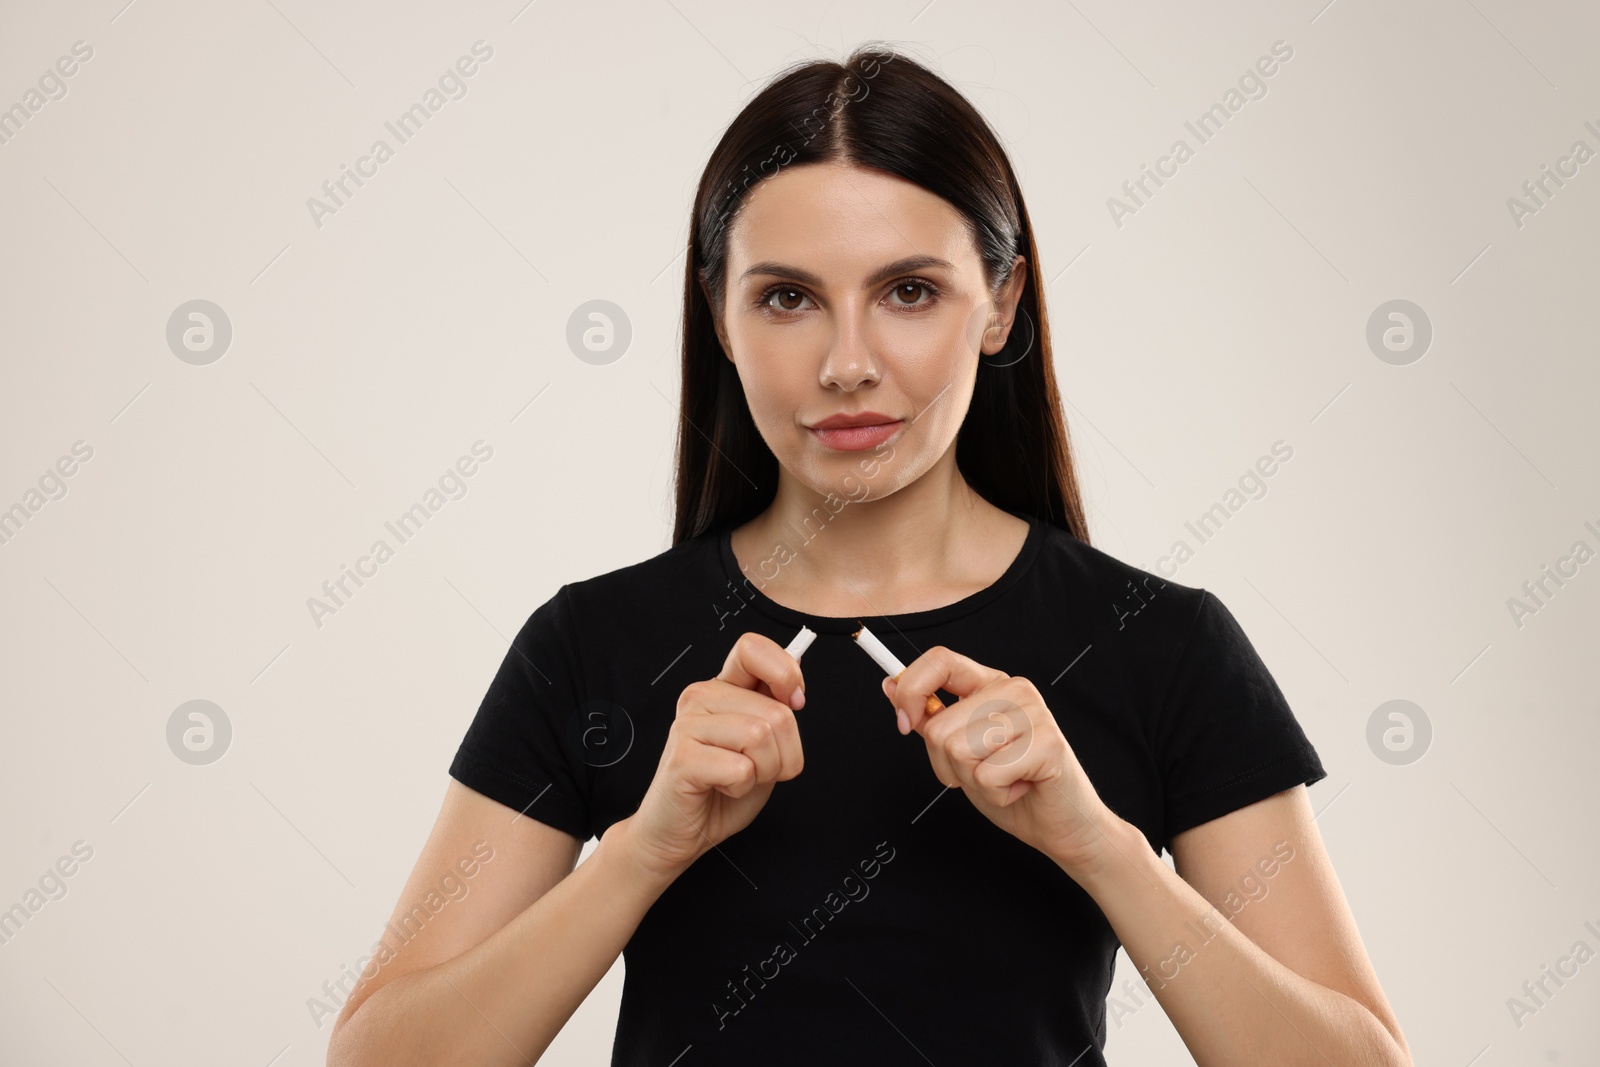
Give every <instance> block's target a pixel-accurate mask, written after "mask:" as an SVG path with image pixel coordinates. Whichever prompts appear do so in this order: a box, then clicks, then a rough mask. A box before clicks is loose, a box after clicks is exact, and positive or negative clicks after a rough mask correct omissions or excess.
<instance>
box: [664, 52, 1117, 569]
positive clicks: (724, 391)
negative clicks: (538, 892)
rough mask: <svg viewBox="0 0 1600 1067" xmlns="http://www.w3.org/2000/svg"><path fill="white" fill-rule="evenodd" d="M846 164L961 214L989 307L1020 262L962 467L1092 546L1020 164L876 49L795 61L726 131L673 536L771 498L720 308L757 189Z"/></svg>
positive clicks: (772, 472) (686, 310)
mask: <svg viewBox="0 0 1600 1067" xmlns="http://www.w3.org/2000/svg"><path fill="white" fill-rule="evenodd" d="M835 161H842V162H849V163H853V164H856V165H859V166H864V167H872V168H876V169H877V170H881V171H884V172H886V173H889V174H893V175H895V176H897V177H899V178H902V179H904V180H905V181H908V182H911V183H913V184H915V185H918V186H920V187H921V188H923V189H926V190H928V191H929V192H931V193H933V194H934V195H936V196H939V197H942V198H943V199H944V200H945V201H947V202H948V203H949V204H950V205H951V206H953V207H954V208H955V209H956V210H957V211H958V212H960V214H961V215H962V216H963V217H964V218H965V220H966V222H967V228H968V230H969V232H970V233H971V234H972V236H973V240H974V242H975V244H976V247H977V249H978V252H979V255H980V256H981V257H982V260H983V270H984V277H985V280H986V282H987V283H988V286H989V293H990V296H991V298H992V297H994V296H995V295H996V294H997V293H998V291H999V289H1000V287H1001V286H1002V285H1004V284H1005V283H1006V281H1007V280H1008V278H1009V276H1010V273H1011V270H1012V264H1013V260H1014V258H1015V256H1016V255H1018V254H1019V253H1020V254H1021V255H1023V256H1025V257H1026V262H1025V269H1026V271H1027V281H1026V283H1025V285H1024V287H1023V290H1022V296H1021V298H1020V300H1019V302H1018V304H1017V313H1016V319H1015V321H1014V322H1013V324H1012V328H1011V331H1010V333H1009V334H1008V335H1007V339H1006V344H1005V347H1004V348H1003V349H1002V350H1001V351H1000V352H999V353H997V354H995V355H993V356H985V357H981V358H980V360H979V369H978V376H977V382H976V385H975V386H974V388H973V393H972V402H971V404H970V406H969V407H968V410H967V414H966V418H965V419H964V420H963V422H962V424H961V429H960V431H959V432H958V435H957V437H956V464H957V466H958V467H959V468H960V469H961V473H962V476H963V477H964V478H965V479H966V480H967V483H968V484H969V485H971V486H972V488H973V489H974V490H975V491H976V492H977V493H978V494H979V495H980V496H982V497H983V498H984V499H985V500H987V501H989V502H990V503H991V504H994V505H995V506H997V507H1000V508H1004V509H1006V510H1008V511H1013V512H1019V513H1022V514H1030V515H1034V516H1037V517H1038V518H1039V519H1041V520H1043V521H1045V522H1048V523H1052V524H1054V525H1056V526H1060V527H1062V528H1063V529H1065V530H1067V531H1068V532H1069V533H1071V534H1072V535H1073V536H1075V537H1077V538H1079V539H1080V540H1082V541H1083V542H1085V543H1088V541H1089V531H1088V527H1087V526H1086V524H1085V522H1084V515H1083V501H1082V499H1081V496H1080V493H1079V488H1078V481H1077V476H1076V473H1075V470H1074V464H1073V461H1072V452H1071V447H1070V445H1069V442H1068V440H1067V427H1066V423H1065V421H1064V419H1063V417H1062V410H1061V399H1060V395H1059V394H1058V393H1057V391H1056V381H1055V371H1054V369H1053V366H1052V362H1051V354H1050V330H1049V324H1048V322H1047V320H1046V318H1045V309H1044V302H1043V298H1042V295H1041V294H1042V292H1043V285H1042V277H1043V276H1042V274H1041V271H1040V264H1039V252H1038V249H1037V248H1036V247H1035V245H1034V240H1033V227H1032V226H1031V225H1030V224H1029V222H1028V211H1027V207H1026V206H1025V205H1024V203H1023V200H1022V190H1021V188H1020V187H1019V186H1018V184H1017V178H1016V175H1015V173H1014V172H1013V171H1012V169H1011V163H1010V160H1009V159H1008V158H1007V157H1006V154H1005V151H1004V149H1003V148H1002V147H1001V145H1000V142H999V139H998V138H997V137H996V136H995V134H994V131H993V130H991V129H990V128H989V125H988V123H987V122H985V121H984V119H983V117H982V116H981V115H979V114H978V112H977V110H976V109H975V108H974V107H973V106H972V104H971V103H969V102H968V101H967V99H966V98H965V97H963V96H962V95H961V94H960V93H959V92H957V91H956V90H955V88H954V87H952V86H951V85H950V84H949V83H948V82H946V81H945V80H944V79H942V78H940V77H939V76H938V75H937V74H935V73H933V72H932V71H931V70H929V69H928V68H927V67H925V66H922V65H921V64H919V63H917V62H916V61H914V60H912V59H910V58H908V57H906V56H904V55H901V54H899V53H897V52H895V51H894V50H892V49H890V48H887V47H885V46H883V45H882V44H879V43H870V44H865V45H862V46H860V47H858V48H856V50H855V51H853V52H852V53H851V54H850V55H849V57H848V58H847V59H846V60H845V61H844V62H843V63H839V62H834V61H831V60H817V61H811V62H806V63H803V64H799V65H796V66H794V67H790V68H788V69H787V70H785V71H783V72H781V73H780V74H779V75H778V76H777V77H776V78H775V79H774V80H773V81H772V82H771V83H770V84H768V85H767V86H766V87H765V88H764V89H762V90H761V92H760V93H758V94H757V95H756V96H755V97H754V98H753V99H752V100H751V101H750V102H749V104H747V105H746V106H745V107H744V109H743V110H742V111H740V112H739V114H738V116H737V117H736V118H735V119H734V120H733V122H732V123H731V124H730V125H729V126H728V129H727V131H726V132H725V133H724V134H723V136H722V140H721V141H720V142H718V144H717V146H716V148H715V150H713V151H712V153H711V158H710V159H709V160H708V161H707V163H706V167H705V170H704V172H703V173H702V174H701V176H700V185H699V188H698V190H697V191H696V193H695V201H694V214H693V218H692V219H691V223H690V229H689V249H688V261H687V263H686V265H685V269H684V292H683V325H684V329H683V380H682V393H681V398H680V403H679V414H678V438H677V481H676V494H677V500H676V514H675V518H674V527H673V536H672V542H673V544H674V545H677V544H681V543H683V542H684V541H687V540H689V539H690V538H693V537H695V536H697V535H699V534H701V533H703V532H705V531H707V530H710V529H714V528H718V527H722V526H725V525H731V526H738V525H741V524H742V523H744V522H745V521H747V520H749V519H751V518H754V517H755V516H756V515H757V514H759V513H760V512H761V511H762V510H763V509H765V508H766V507H767V505H768V504H770V503H771V502H772V499H773V497H774V495H775V494H776V492H777V486H778V461H777V457H776V456H774V455H773V454H772V450H771V449H770V448H768V447H767V443H766V441H765V440H763V438H762V437H761V434H760V432H759V431H758V430H757V429H756V425H755V421H754V419H753V418H752V417H751V415H750V408H749V405H748V403H747V402H746V400H745V396H744V389H743V386H742V385H741V383H740V381H739V374H738V371H737V369H736V368H735V367H734V366H733V364H732V363H731V362H730V361H729V360H728V358H727V357H726V356H725V355H724V353H723V349H722V343H721V341H720V340H719V339H718V337H717V333H716V328H715V325H714V322H715V320H714V319H713V309H714V308H716V309H720V308H722V307H723V305H724V302H725V298H726V287H727V286H726V278H725V274H726V271H727V237H728V232H729V230H730V229H731V228H732V226H733V222H734V220H735V219H736V218H737V216H738V213H739V209H740V207H741V205H742V204H743V202H744V198H745V194H746V193H747V191H748V190H749V189H750V187H751V186H752V185H753V184H754V183H755V182H758V181H760V180H762V179H763V178H765V177H770V176H772V175H774V174H778V173H781V171H782V168H784V167H799V166H804V165H805V164H807V163H826V162H835Z"/></svg>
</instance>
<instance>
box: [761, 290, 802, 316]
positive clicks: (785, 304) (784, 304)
mask: <svg viewBox="0 0 1600 1067" xmlns="http://www.w3.org/2000/svg"><path fill="white" fill-rule="evenodd" d="M773 297H777V298H778V306H777V307H775V308H773V310H774V311H799V310H800V307H799V304H800V303H801V302H802V301H804V300H805V298H806V294H804V293H802V292H801V291H800V290H798V289H774V290H772V291H771V292H770V293H768V294H767V298H766V299H765V300H764V301H762V302H763V303H765V304H767V305H768V306H769V307H771V306H772V298H773ZM790 298H792V299H793V300H794V301H795V306H794V307H790V306H789V299H790Z"/></svg>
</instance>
